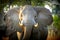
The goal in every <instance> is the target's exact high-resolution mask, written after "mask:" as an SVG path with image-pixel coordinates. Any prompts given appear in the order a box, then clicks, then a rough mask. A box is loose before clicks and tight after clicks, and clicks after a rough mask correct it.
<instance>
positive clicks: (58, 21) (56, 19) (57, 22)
mask: <svg viewBox="0 0 60 40" xmlns="http://www.w3.org/2000/svg"><path fill="white" fill-rule="evenodd" d="M53 25H54V27H56V28H57V29H58V30H60V17H58V15H56V14H54V16H53Z"/></svg>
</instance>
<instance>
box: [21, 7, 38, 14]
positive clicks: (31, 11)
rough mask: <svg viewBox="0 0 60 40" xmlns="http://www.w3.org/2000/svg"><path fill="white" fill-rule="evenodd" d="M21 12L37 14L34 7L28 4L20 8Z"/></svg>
mask: <svg viewBox="0 0 60 40" xmlns="http://www.w3.org/2000/svg"><path fill="white" fill-rule="evenodd" d="M20 13H22V14H24V15H25V14H26V15H27V14H28V15H36V14H37V13H36V11H35V10H34V9H33V7H31V6H26V7H25V8H23V9H22V10H21V9H20Z"/></svg>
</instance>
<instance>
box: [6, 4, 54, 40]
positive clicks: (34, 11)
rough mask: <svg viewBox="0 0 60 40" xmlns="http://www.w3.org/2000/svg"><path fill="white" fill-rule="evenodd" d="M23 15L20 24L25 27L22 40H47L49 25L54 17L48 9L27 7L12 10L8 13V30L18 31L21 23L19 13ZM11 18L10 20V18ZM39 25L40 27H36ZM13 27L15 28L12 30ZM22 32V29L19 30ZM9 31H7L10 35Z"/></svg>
mask: <svg viewBox="0 0 60 40" xmlns="http://www.w3.org/2000/svg"><path fill="white" fill-rule="evenodd" d="M18 10H19V11H20V12H21V11H22V12H21V13H22V14H23V16H22V18H23V19H22V20H20V22H21V23H22V24H23V25H24V30H23V31H24V33H23V32H22V35H21V40H46V38H47V35H48V29H47V25H50V24H51V23H52V21H53V20H52V16H51V13H50V11H49V10H48V9H46V8H44V7H32V6H30V5H26V6H23V7H21V8H20V9H19V8H18V9H16V10H15V9H11V10H9V11H8V12H7V17H6V23H7V24H8V23H9V24H8V25H7V26H8V28H7V30H9V31H13V32H14V31H16V30H18V29H16V28H17V27H19V26H18V23H19V19H18V12H19V11H18ZM9 17H10V18H9ZM36 23H38V27H37V28H35V27H34V25H35V24H36ZM12 27H13V28H12ZM19 29H20V31H19V32H21V30H22V29H21V28H19ZM9 31H7V33H8V34H10V33H9Z"/></svg>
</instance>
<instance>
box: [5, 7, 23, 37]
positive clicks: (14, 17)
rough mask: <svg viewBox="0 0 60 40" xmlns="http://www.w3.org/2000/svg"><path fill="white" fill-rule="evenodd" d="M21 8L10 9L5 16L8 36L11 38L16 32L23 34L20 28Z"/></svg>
mask: <svg viewBox="0 0 60 40" xmlns="http://www.w3.org/2000/svg"><path fill="white" fill-rule="evenodd" d="M18 13H19V8H13V9H10V10H9V11H8V12H7V13H6V15H5V22H6V26H7V29H6V35H7V36H9V35H10V34H12V33H14V32H15V31H19V32H21V31H22V29H21V27H20V26H19V14H18Z"/></svg>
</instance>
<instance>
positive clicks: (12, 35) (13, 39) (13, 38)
mask: <svg viewBox="0 0 60 40" xmlns="http://www.w3.org/2000/svg"><path fill="white" fill-rule="evenodd" d="M9 40H18V37H17V33H16V32H14V33H12V34H11V35H10V36H9Z"/></svg>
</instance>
